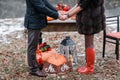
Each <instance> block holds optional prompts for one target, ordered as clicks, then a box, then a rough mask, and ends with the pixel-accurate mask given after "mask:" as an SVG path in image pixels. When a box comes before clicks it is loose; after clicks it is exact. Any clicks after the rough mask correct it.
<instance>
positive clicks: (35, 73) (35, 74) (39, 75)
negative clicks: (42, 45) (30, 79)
mask: <svg viewBox="0 0 120 80" xmlns="http://www.w3.org/2000/svg"><path fill="white" fill-rule="evenodd" d="M30 74H31V75H34V76H38V77H47V74H45V73H43V72H42V71H41V70H39V69H38V70H37V71H34V72H33V71H31V72H30Z"/></svg>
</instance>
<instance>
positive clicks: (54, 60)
mask: <svg viewBox="0 0 120 80" xmlns="http://www.w3.org/2000/svg"><path fill="white" fill-rule="evenodd" d="M47 62H48V63H51V64H54V65H56V66H60V65H62V64H64V63H66V62H67V60H66V58H65V57H64V56H63V55H62V54H59V53H56V54H54V55H52V56H50V57H49V58H48V59H47Z"/></svg>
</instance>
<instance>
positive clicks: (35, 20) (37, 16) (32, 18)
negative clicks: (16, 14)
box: [24, 0, 58, 29]
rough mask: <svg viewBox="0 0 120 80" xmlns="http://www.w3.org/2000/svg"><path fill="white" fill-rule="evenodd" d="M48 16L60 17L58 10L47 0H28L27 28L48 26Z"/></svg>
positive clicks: (25, 24)
mask: <svg viewBox="0 0 120 80" xmlns="http://www.w3.org/2000/svg"><path fill="white" fill-rule="evenodd" d="M46 16H50V17H53V18H55V19H57V18H58V12H57V10H56V9H55V8H54V7H53V6H52V5H51V4H49V2H48V1H47V0H26V15H25V20H24V26H25V27H26V28H27V29H42V28H44V27H46V26H47V19H46Z"/></svg>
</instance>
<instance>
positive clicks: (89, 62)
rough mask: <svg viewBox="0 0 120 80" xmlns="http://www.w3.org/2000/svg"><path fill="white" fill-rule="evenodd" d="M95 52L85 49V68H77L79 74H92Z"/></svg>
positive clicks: (91, 49)
mask: <svg viewBox="0 0 120 80" xmlns="http://www.w3.org/2000/svg"><path fill="white" fill-rule="evenodd" d="M94 60H95V50H94V48H87V49H86V66H85V67H82V68H78V73H80V74H92V73H93V72H94Z"/></svg>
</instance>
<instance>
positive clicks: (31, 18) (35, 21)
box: [24, 0, 62, 77]
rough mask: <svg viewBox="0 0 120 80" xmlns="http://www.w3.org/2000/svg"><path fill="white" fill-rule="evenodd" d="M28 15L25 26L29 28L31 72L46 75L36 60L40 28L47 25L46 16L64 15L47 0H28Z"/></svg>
mask: <svg viewBox="0 0 120 80" xmlns="http://www.w3.org/2000/svg"><path fill="white" fill-rule="evenodd" d="M26 6H27V9H26V15H25V21H24V26H25V27H26V28H27V30H28V49H27V58H28V65H29V67H30V74H31V75H36V76H39V77H46V76H47V75H46V74H44V73H42V71H41V70H40V69H39V66H38V63H37V61H36V49H37V44H38V38H39V37H41V32H40V30H41V29H43V28H45V27H46V26H47V19H46V16H50V17H53V18H55V19H57V18H59V19H62V15H61V14H60V13H58V11H57V10H56V9H55V8H54V7H53V6H52V5H51V4H50V3H49V2H48V1H47V0H26Z"/></svg>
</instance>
